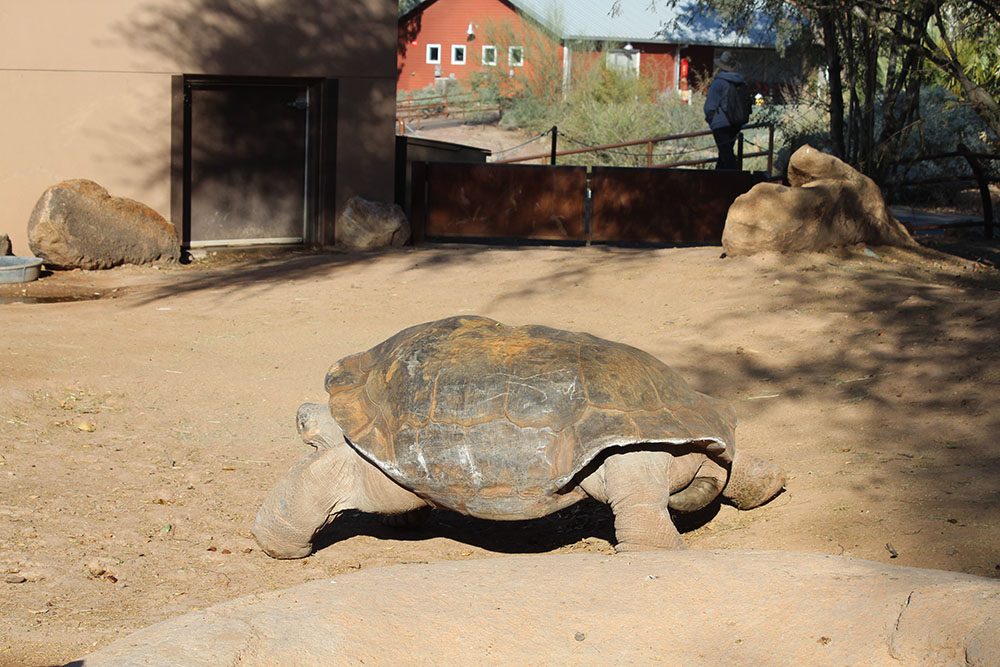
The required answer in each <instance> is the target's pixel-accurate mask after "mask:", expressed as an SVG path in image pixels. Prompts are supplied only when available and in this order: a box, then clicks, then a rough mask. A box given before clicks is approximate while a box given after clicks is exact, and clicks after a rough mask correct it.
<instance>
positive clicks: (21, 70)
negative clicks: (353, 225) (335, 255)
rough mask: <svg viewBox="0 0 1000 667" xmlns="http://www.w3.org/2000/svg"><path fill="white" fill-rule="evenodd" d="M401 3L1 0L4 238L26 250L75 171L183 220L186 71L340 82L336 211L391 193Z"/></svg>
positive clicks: (0, 221)
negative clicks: (50, 197)
mask: <svg viewBox="0 0 1000 667" xmlns="http://www.w3.org/2000/svg"><path fill="white" fill-rule="evenodd" d="M397 6H398V5H397V4H396V3H393V2H388V1H387V0H352V1H351V2H343V1H342V0H256V2H253V1H252V0H239V2H237V1H236V0H232V1H231V2H227V1H226V0H214V1H213V2H208V0H148V1H146V2H141V1H138V2H137V1H136V0H99V1H95V2H81V1H80V0H32V1H31V2H15V1H13V0H0V44H2V45H3V48H2V49H0V91H3V92H2V100H3V103H2V104H0V232H4V233H7V234H8V235H9V236H10V237H11V241H12V243H13V246H14V252H15V253H17V254H21V255H27V254H30V251H29V249H28V246H27V233H26V229H27V221H28V216H29V215H30V213H31V209H32V207H33V206H34V204H35V201H37V199H38V197H39V196H40V195H41V193H42V192H43V191H44V190H45V188H47V187H49V186H50V185H53V184H54V183H57V182H59V181H61V180H64V179H67V178H89V179H92V180H94V181H97V182H98V183H100V184H101V185H103V186H105V187H106V188H108V190H109V191H110V192H111V194H113V195H116V196H124V197H130V198H133V199H137V200H139V201H142V202H143V203H146V204H148V205H149V206H151V207H153V208H154V209H155V210H157V211H159V212H160V213H161V214H162V215H163V216H164V217H167V218H171V217H179V215H180V212H179V211H177V212H176V215H174V216H172V212H171V210H170V172H169V168H170V141H171V138H170V132H171V128H170V123H171V76H173V75H179V74H213V75H234V76H279V77H285V76H309V77H326V78H336V79H339V80H340V94H339V97H338V99H339V105H338V146H337V153H338V169H337V173H336V184H335V185H336V192H337V198H336V199H337V209H338V210H339V209H340V208H341V207H342V206H343V203H344V202H345V201H346V199H347V198H349V197H350V196H352V195H355V194H356V195H361V196H364V197H366V198H370V199H380V200H384V201H391V199H392V195H393V181H392V179H393V168H392V167H393V165H392V161H393V150H394V149H393V146H394V138H393V136H394V125H393V117H394V113H395V77H396V70H395V49H396V9H397ZM330 240H331V239H327V241H330Z"/></svg>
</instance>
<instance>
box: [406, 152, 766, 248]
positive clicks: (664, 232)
mask: <svg viewBox="0 0 1000 667" xmlns="http://www.w3.org/2000/svg"><path fill="white" fill-rule="evenodd" d="M762 180H764V176H763V174H751V173H749V172H737V171H733V172H717V171H705V170H694V169H655V168H653V169H646V168H633V167H594V168H592V169H591V170H590V172H589V174H588V170H587V168H586V167H569V166H565V167H564V166H555V167H552V166H545V165H520V164H459V163H447V162H414V163H413V176H412V184H413V190H412V207H411V212H410V221H411V225H412V229H413V239H414V241H415V242H417V243H419V242H421V241H425V240H441V241H466V242H475V241H492V240H504V241H545V242H562V243H579V244H582V243H590V242H595V243H635V244H654V245H673V244H701V245H704V244H718V243H719V242H720V241H721V239H722V228H723V226H724V225H725V221H726V212H727V211H728V209H729V206H730V204H732V203H733V200H735V199H736V197H738V196H739V195H740V194H742V193H744V192H746V191H747V190H749V189H750V188H751V187H752V186H753V185H754V184H755V183H757V182H760V181H762Z"/></svg>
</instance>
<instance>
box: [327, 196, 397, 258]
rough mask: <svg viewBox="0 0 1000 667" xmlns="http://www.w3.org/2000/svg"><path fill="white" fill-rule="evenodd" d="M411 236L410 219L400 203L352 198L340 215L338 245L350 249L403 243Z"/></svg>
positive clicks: (365, 248) (383, 246)
mask: <svg viewBox="0 0 1000 667" xmlns="http://www.w3.org/2000/svg"><path fill="white" fill-rule="evenodd" d="M409 239H410V222H409V221H408V220H407V219H406V214H405V213H403V209H402V208H400V207H399V205H397V204H383V203H380V202H373V201H368V200H366V199H362V198H361V197H352V198H351V199H349V200H348V202H347V206H345V207H344V212H343V213H341V214H340V217H339V218H337V244H338V245H340V246H343V247H345V248H348V249H350V250H372V249H374V248H385V247H387V246H402V245H404V244H405V243H406V242H407V241H408V240H409Z"/></svg>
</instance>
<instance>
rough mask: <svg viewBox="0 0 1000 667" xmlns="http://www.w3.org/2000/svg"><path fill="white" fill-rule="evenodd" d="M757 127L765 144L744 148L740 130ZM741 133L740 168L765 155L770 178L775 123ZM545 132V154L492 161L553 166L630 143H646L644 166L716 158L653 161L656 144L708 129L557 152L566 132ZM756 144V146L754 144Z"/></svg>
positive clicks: (685, 164) (701, 133) (703, 133)
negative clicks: (547, 139)
mask: <svg viewBox="0 0 1000 667" xmlns="http://www.w3.org/2000/svg"><path fill="white" fill-rule="evenodd" d="M759 128H766V129H767V131H768V132H767V147H766V148H765V147H760V148H761V150H757V151H752V152H747V151H746V143H747V142H746V141H745V140H744V136H743V132H745V131H747V130H754V129H759ZM743 132H740V134H739V135H738V138H737V145H736V158H737V160H738V164H739V168H740V169H741V170H742V169H743V161H744V160H747V159H749V158H754V157H766V158H767V175H768V177H769V178H770V176H771V172H772V171H773V169H774V125H772V124H770V123H753V124H750V125H747V126H745V127H744V128H743ZM546 134H549V135H551V137H552V145H551V148H550V150H549V151H547V152H545V153H538V154H534V155H525V156H521V157H513V158H506V159H503V160H496V161H495V162H494V163H495V164H513V163H515V162H530V161H532V160H540V161H541V162H542V164H550V165H554V164H556V163H557V161H558V159H559V158H560V157H562V156H566V155H580V154H583V153H596V152H602V151H613V150H616V149H621V148H629V147H632V146H645V147H646V166H647V167H688V166H696V165H701V164H714V163H715V161H716V158H715V157H709V158H698V159H693V160H672V161H669V162H663V163H654V160H653V158H654V156H655V150H654V149H655V147H656V146H657V145H658V144H663V143H668V142H671V141H681V140H685V139H692V138H695V137H702V136H706V135H708V136H710V135H711V134H712V131H711V130H702V131H698V132H684V133H681V134H671V135H667V136H663V137H650V138H647V139H637V140H634V141H622V142H618V143H615V144H605V145H602V146H586V147H584V148H572V149H569V150H562V151H560V150H559V148H558V140H559V137H560V136H563V137H564V138H568V137H566V135H565V134H561V133H560V132H559V128H558V127H557V126H555V125H553V126H552V128H551V129H550V130H548V131H547V132H546ZM755 147H756V146H755Z"/></svg>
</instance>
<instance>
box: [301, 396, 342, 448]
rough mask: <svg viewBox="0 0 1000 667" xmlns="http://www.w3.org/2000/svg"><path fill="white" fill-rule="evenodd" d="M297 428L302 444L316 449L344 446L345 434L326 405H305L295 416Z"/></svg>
mask: <svg viewBox="0 0 1000 667" xmlns="http://www.w3.org/2000/svg"><path fill="white" fill-rule="evenodd" d="M295 428H296V430H298V432H299V437H301V438H302V442H304V443H306V444H307V445H309V446H310V447H315V448H316V449H333V448H334V447H336V446H338V445H342V444H344V442H345V441H344V432H343V431H342V430H341V429H340V425H339V424H337V421H336V420H335V419H334V418H333V415H331V414H330V408H329V406H327V405H326V404H325V403H303V404H302V405H300V406H299V410H298V412H297V413H296V415H295Z"/></svg>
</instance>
